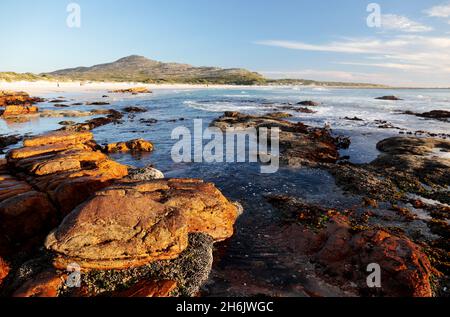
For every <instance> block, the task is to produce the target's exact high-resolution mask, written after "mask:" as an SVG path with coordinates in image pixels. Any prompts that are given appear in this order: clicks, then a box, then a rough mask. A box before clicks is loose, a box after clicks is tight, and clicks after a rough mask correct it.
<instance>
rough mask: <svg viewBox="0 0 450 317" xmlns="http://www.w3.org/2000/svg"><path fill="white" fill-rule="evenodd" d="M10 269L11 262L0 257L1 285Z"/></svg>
mask: <svg viewBox="0 0 450 317" xmlns="http://www.w3.org/2000/svg"><path fill="white" fill-rule="evenodd" d="M9 271H10V268H9V264H8V263H7V262H6V261H5V260H4V259H2V257H0V287H1V286H2V283H3V280H4V279H5V278H6V277H7V276H8V274H9Z"/></svg>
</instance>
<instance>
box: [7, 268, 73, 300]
mask: <svg viewBox="0 0 450 317" xmlns="http://www.w3.org/2000/svg"><path fill="white" fill-rule="evenodd" d="M63 282H64V279H63V277H62V276H60V275H58V274H57V273H56V272H55V271H54V270H48V271H44V272H41V273H39V274H38V276H37V277H35V278H34V279H32V280H30V281H27V282H26V283H25V284H23V285H22V286H21V287H20V288H19V289H18V290H17V291H15V292H14V294H13V297H44V298H45V297H57V296H58V291H59V289H60V287H61V286H62V284H63Z"/></svg>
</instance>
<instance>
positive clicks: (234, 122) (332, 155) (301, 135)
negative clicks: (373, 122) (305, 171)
mask: <svg viewBox="0 0 450 317" xmlns="http://www.w3.org/2000/svg"><path fill="white" fill-rule="evenodd" d="M211 126H214V127H218V128H220V129H221V130H223V131H225V130H227V129H233V130H234V131H236V132H239V131H245V130H246V129H249V128H254V129H259V128H279V129H280V135H279V140H280V159H281V162H282V163H284V164H286V165H289V166H293V167H299V166H309V167H314V166H316V167H317V166H318V165H320V164H326V163H336V162H337V161H338V160H339V158H340V156H339V149H340V148H345V147H348V145H349V143H348V142H349V140H348V139H347V140H344V139H343V138H336V137H333V136H332V135H331V133H330V131H329V130H328V129H325V128H312V127H309V126H307V125H305V124H303V123H301V122H298V123H293V122H290V121H286V120H282V119H279V118H278V116H273V114H269V115H266V116H252V115H246V114H241V113H238V112H226V113H225V114H224V115H223V116H222V117H220V118H218V119H216V120H214V121H213V122H212V123H211ZM268 137H269V138H270V135H269V136H268Z"/></svg>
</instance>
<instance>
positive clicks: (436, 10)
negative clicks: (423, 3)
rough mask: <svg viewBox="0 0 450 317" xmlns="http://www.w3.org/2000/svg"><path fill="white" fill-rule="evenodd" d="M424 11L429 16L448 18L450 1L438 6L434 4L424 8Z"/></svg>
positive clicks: (449, 15)
mask: <svg viewBox="0 0 450 317" xmlns="http://www.w3.org/2000/svg"><path fill="white" fill-rule="evenodd" d="M425 13H426V14H428V16H430V17H436V18H449V17H450V2H448V3H443V4H441V5H438V6H434V7H432V8H430V9H428V10H425Z"/></svg>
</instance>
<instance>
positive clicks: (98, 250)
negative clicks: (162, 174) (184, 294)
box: [46, 179, 238, 270]
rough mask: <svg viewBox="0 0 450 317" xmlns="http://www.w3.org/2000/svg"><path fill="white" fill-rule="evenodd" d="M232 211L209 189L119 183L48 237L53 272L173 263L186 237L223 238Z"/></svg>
mask: <svg viewBox="0 0 450 317" xmlns="http://www.w3.org/2000/svg"><path fill="white" fill-rule="evenodd" d="M237 216H238V209H237V207H236V206H235V205H233V204H232V203H230V202H229V201H228V200H227V199H226V198H225V197H224V196H223V195H222V194H221V193H220V191H218V190H217V189H216V188H215V187H214V185H213V184H210V183H203V182H202V181H199V180H190V179H173V180H155V181H148V182H138V183H124V184H121V185H115V186H112V187H109V188H107V189H104V190H102V191H98V192H97V193H96V195H95V196H94V197H93V198H91V199H90V200H88V201H87V202H86V203H84V204H82V205H80V206H79V207H78V208H77V209H75V210H74V211H73V212H71V213H70V214H69V215H68V216H67V217H66V218H65V219H64V221H63V223H62V224H61V225H60V226H59V227H58V228H57V229H56V230H55V231H54V232H52V233H51V234H50V235H49V236H48V237H47V241H46V247H47V248H48V249H50V250H52V251H54V252H55V253H56V254H57V257H56V259H55V262H54V264H55V267H57V268H65V267H66V266H67V265H68V264H70V263H72V262H76V263H78V264H80V265H81V266H82V268H83V269H102V270H104V269H126V268H130V267H136V266H140V265H143V264H145V263H149V262H154V261H157V260H166V259H172V258H175V257H177V256H178V255H179V254H180V253H181V252H182V251H183V250H184V249H186V247H187V243H188V233H189V232H202V233H207V234H209V235H210V236H212V237H213V239H214V240H215V241H221V240H224V239H226V238H229V237H230V236H231V235H232V234H233V225H234V222H235V220H236V218H237Z"/></svg>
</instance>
